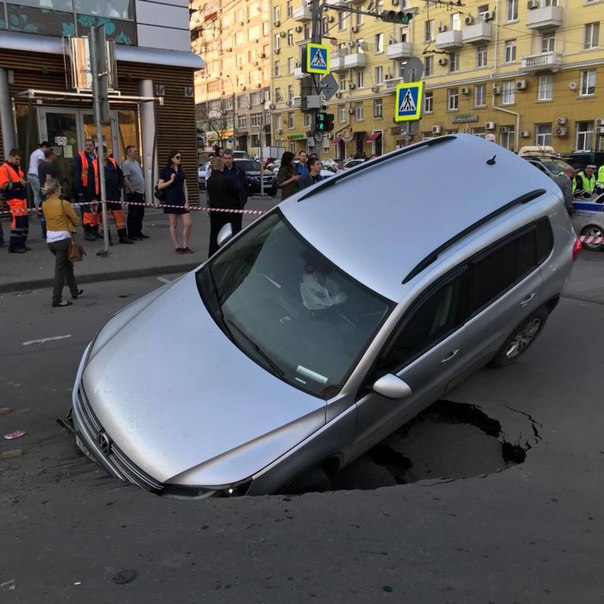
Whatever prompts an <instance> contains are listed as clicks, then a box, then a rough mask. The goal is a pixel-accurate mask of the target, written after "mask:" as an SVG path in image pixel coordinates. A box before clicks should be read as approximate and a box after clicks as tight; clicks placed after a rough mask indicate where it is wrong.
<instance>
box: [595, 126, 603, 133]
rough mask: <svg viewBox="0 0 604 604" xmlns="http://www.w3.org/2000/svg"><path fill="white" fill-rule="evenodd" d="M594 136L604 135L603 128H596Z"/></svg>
mask: <svg viewBox="0 0 604 604" xmlns="http://www.w3.org/2000/svg"><path fill="white" fill-rule="evenodd" d="M596 134H604V126H598V127H596Z"/></svg>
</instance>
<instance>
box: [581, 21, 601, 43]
mask: <svg viewBox="0 0 604 604" xmlns="http://www.w3.org/2000/svg"><path fill="white" fill-rule="evenodd" d="M599 41H600V24H599V23H587V24H586V25H585V31H584V33H583V48H585V49H586V50H587V49H589V48H597V47H598V43H599Z"/></svg>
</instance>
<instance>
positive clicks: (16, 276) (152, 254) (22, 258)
mask: <svg viewBox="0 0 604 604" xmlns="http://www.w3.org/2000/svg"><path fill="white" fill-rule="evenodd" d="M278 202H279V198H278V197H276V198H271V197H265V198H262V197H252V198H250V200H249V202H248V204H247V206H246V209H247V210H268V209H269V208H271V207H273V206H274V205H275V204H276V203H278ZM201 204H202V205H204V204H205V198H204V196H203V195H202V196H201ZM126 211H127V210H126ZM191 216H192V221H193V229H192V232H191V240H190V243H189V246H190V247H191V249H192V250H193V251H194V253H193V254H183V255H178V254H175V253H174V250H173V248H172V243H171V242H170V234H169V232H168V217H167V216H166V215H165V214H164V213H163V210H161V209H155V208H145V220H144V224H143V232H144V233H146V234H147V235H149V236H150V238H149V239H145V240H144V241H137V242H136V243H135V244H133V245H124V244H119V243H117V235H116V233H115V227H114V226H112V228H111V232H112V237H113V240H114V245H113V246H112V247H110V248H109V251H110V254H109V255H108V256H106V257H100V256H97V255H96V253H97V251H99V250H101V249H103V242H102V240H99V242H98V243H96V242H89V241H84V234H83V232H82V229H81V227H78V234H77V237H78V243H80V244H81V245H82V246H83V247H84V249H85V250H86V254H87V255H86V256H85V257H84V259H83V260H82V262H78V263H76V264H75V274H76V279H77V281H78V284H83V283H91V282H94V281H107V280H110V279H126V278H130V277H143V276H146V275H162V274H164V275H165V274H169V273H182V272H186V271H189V270H191V269H193V268H195V267H196V266H199V265H200V264H201V263H202V262H203V261H204V260H206V258H207V254H208V245H209V237H210V219H209V215H208V212H205V211H202V210H193V211H192V212H191ZM256 218H258V216H256V215H246V214H244V216H243V225H244V226H246V225H248V224H249V223H250V222H252V221H253V220H255V219H256ZM3 227H4V238H5V241H6V242H7V244H8V234H9V223H7V222H3ZM27 244H28V245H29V247H31V248H32V250H31V251H30V252H27V253H26V254H9V253H8V251H7V248H6V247H4V248H0V293H7V292H13V291H22V290H26V289H39V288H45V287H52V282H53V276H54V258H53V256H52V254H51V253H50V252H49V251H48V248H47V246H46V242H45V241H44V240H43V239H42V234H41V230H40V221H39V219H38V218H37V217H36V216H35V215H32V214H30V219H29V238H28V240H27Z"/></svg>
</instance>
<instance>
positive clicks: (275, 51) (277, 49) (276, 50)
mask: <svg viewBox="0 0 604 604" xmlns="http://www.w3.org/2000/svg"><path fill="white" fill-rule="evenodd" d="M280 52H281V49H280V48H275V50H273V53H275V54H276V55H278V54H279V53H280Z"/></svg>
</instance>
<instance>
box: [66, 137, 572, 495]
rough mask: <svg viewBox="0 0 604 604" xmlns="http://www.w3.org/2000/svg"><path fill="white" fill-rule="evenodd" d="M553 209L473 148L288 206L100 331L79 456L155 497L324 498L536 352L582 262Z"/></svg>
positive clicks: (417, 152)
mask: <svg viewBox="0 0 604 604" xmlns="http://www.w3.org/2000/svg"><path fill="white" fill-rule="evenodd" d="M494 154H496V155H494ZM560 197H561V192H560V189H559V188H558V186H557V185H556V183H554V182H553V181H552V180H551V179H549V178H547V177H546V176H544V175H542V174H539V173H538V172H537V171H535V170H534V169H533V167H532V166H530V165H529V164H528V163H527V162H525V161H524V160H522V159H520V158H518V157H517V156H515V155H514V154H513V153H510V152H508V151H506V150H505V149H502V148H500V147H497V146H495V145H493V144H492V143H489V142H486V141H483V140H481V139H480V138H478V137H473V136H469V135H451V136H443V137H439V138H435V139H431V140H427V141H423V142H421V143H419V144H417V145H413V146H411V147H407V148H404V149H401V150H398V151H395V152H392V153H390V154H387V155H385V156H382V157H379V158H377V159H374V160H372V161H369V162H367V163H363V164H361V165H359V166H358V167H356V168H353V169H351V170H345V171H344V172H342V173H341V174H338V175H335V176H333V177H332V178H330V179H327V180H324V181H322V182H319V183H317V184H316V185H314V186H313V187H310V188H308V189H305V190H303V191H301V192H299V193H298V194H296V195H294V196H292V197H290V198H289V199H287V200H286V201H285V202H283V203H281V204H280V205H279V206H277V207H276V208H274V209H272V210H271V211H269V212H268V213H267V214H266V215H264V216H263V217H261V218H260V219H258V220H257V221H256V222H254V223H252V224H251V225H250V226H249V227H247V228H246V229H245V230H244V231H242V232H241V233H240V234H238V235H237V236H236V237H235V238H233V239H231V240H230V241H228V242H227V243H226V244H224V245H223V247H222V248H221V249H220V250H219V251H218V252H217V253H216V255H214V256H213V257H212V258H210V259H209V260H208V261H207V262H205V263H204V264H203V265H202V266H201V267H199V268H198V269H197V270H195V271H193V272H191V273H188V274H187V275H185V276H183V277H182V278H181V279H179V280H177V281H175V282H173V283H170V284H168V285H166V286H164V287H162V288H161V289H159V290H157V291H155V292H153V293H151V294H149V295H147V296H146V297H144V298H142V299H141V300H138V301H137V302H135V303H134V304H132V305H131V306H129V307H127V308H126V309H125V310H123V311H122V312H121V313H119V314H117V315H116V316H115V317H114V318H112V319H111V320H110V321H109V322H108V323H107V324H106V325H105V326H104V327H103V328H102V329H101V331H100V332H99V333H98V335H97V336H96V338H95V339H94V341H93V342H92V343H91V344H90V345H89V346H88V348H87V350H86V352H85V354H84V357H83V359H82V362H81V365H80V368H79V371H78V374H77V378H76V382H75V387H74V395H73V420H74V427H75V433H76V438H77V443H78V445H79V447H80V448H81V449H82V450H83V451H84V452H86V454H88V455H89V456H90V457H92V458H93V459H95V460H96V461H97V462H98V463H99V464H101V465H102V466H103V467H105V468H106V469H107V470H108V471H109V472H110V473H111V474H113V475H114V476H117V477H119V478H121V479H123V480H127V481H131V482H133V483H135V484H137V485H139V486H141V487H143V488H145V489H147V490H149V491H152V492H155V493H158V494H161V495H168V496H170V495H172V496H183V497H207V496H211V495H217V494H243V493H248V494H261V493H275V492H279V491H282V490H284V489H288V490H293V491H296V490H299V489H302V488H305V489H308V488H315V489H320V488H325V487H326V486H327V485H328V484H329V477H330V476H331V475H332V474H333V473H334V472H337V471H338V470H339V469H341V468H342V467H343V466H345V465H346V464H348V463H349V462H350V461H352V460H353V459H355V458H356V457H358V456H359V455H361V454H362V453H363V452H364V451H366V450H367V449H369V448H370V447H372V446H373V445H375V444H376V443H378V442H379V441H380V440H381V439H383V438H384V437H386V436H388V435H389V434H390V433H391V432H393V431H394V430H396V429H397V428H398V427H399V426H401V425H402V424H403V423H405V422H407V421H408V420H409V419H411V418H412V417H414V416H415V415H416V414H417V413H419V412H420V411H421V410H422V409H424V408H426V407H427V406H428V405H430V404H431V403H432V402H433V401H435V400H436V399H438V398H440V397H442V396H443V395H444V394H445V393H446V392H447V391H449V390H451V389H452V388H454V387H455V386H456V385H457V384H459V383H460V381H462V380H463V379H464V378H465V377H466V376H468V375H469V374H471V373H472V372H473V371H475V370H476V369H478V368H480V367H482V366H484V365H485V364H487V363H492V364H493V365H496V366H502V365H508V364H510V363H512V362H514V361H516V360H517V359H518V358H519V357H520V356H521V355H522V354H523V353H524V352H525V351H526V349H527V348H528V347H529V346H530V345H531V344H532V343H533V342H534V340H535V338H536V337H537V336H538V335H539V333H540V332H541V330H542V329H543V326H544V324H545V322H546V320H547V317H548V315H549V314H550V313H551V312H552V310H553V309H554V308H555V307H556V304H557V303H558V300H559V298H560V295H561V293H562V291H563V290H564V288H565V286H566V283H567V281H568V278H569V275H570V272H571V266H572V260H573V257H574V255H575V254H576V252H577V250H578V249H580V244H578V242H577V238H576V235H575V233H574V231H573V229H572V227H571V224H570V221H569V218H568V215H567V213H566V211H565V209H564V206H563V205H562V203H560Z"/></svg>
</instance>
